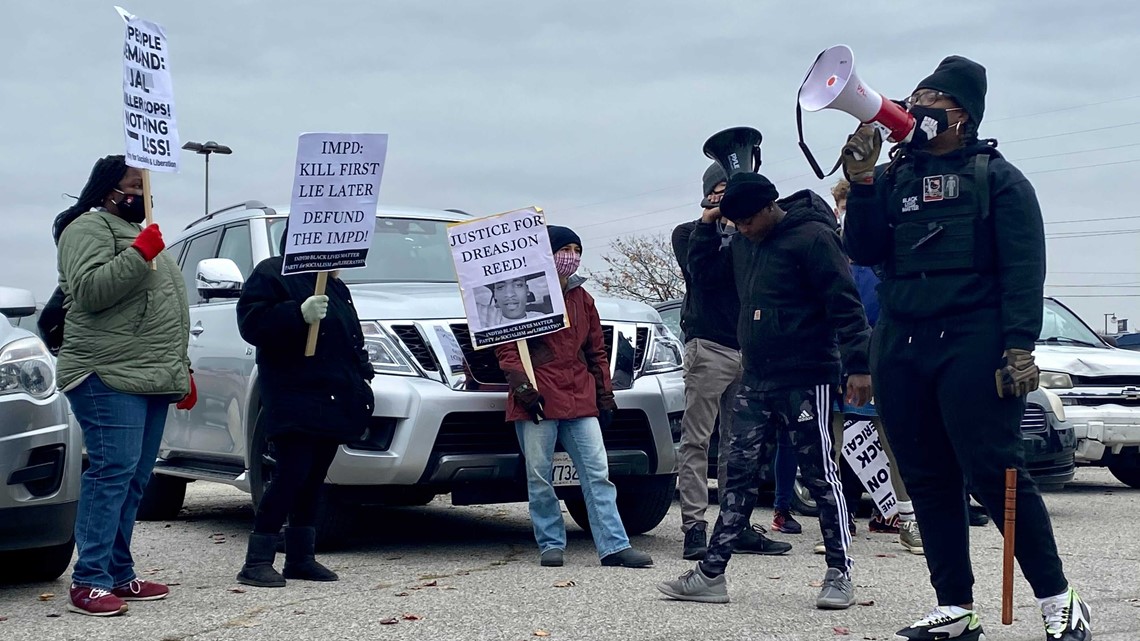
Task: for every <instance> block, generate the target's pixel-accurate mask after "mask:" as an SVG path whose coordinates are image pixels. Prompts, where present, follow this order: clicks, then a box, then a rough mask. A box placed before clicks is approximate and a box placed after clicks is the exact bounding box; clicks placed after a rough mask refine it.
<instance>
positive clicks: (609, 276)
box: [588, 234, 685, 305]
mask: <svg viewBox="0 0 1140 641" xmlns="http://www.w3.org/2000/svg"><path fill="white" fill-rule="evenodd" d="M603 260H605V263H606V265H607V267H606V268H605V269H603V270H601V271H596V272H589V273H588V276H589V277H590V278H591V279H592V280H594V281H596V282H597V283H598V284H599V285H601V287H602V290H604V291H605V292H606V293H607V294H609V295H611V296H616V297H618V298H628V299H630V300H636V301H640V302H643V303H649V304H651V305H652V304H654V303H660V302H664V301H667V300H671V299H674V298H680V297H682V296H684V295H685V280H684V278H683V277H682V276H681V268H680V267H678V266H677V259H676V258H675V257H674V256H673V248H672V245H671V244H670V241H669V238H668V237H667V236H665V235H664V234H656V235H653V236H627V237H624V238H617V239H616V240H614V241H612V242H611V243H610V254H608V255H607V256H605V257H604V258H603Z"/></svg>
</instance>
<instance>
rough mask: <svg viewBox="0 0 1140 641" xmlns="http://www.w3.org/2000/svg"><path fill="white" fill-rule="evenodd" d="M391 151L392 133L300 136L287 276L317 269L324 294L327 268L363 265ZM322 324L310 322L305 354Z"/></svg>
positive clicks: (312, 349)
mask: <svg viewBox="0 0 1140 641" xmlns="http://www.w3.org/2000/svg"><path fill="white" fill-rule="evenodd" d="M387 154H388V134H333V133H309V134H301V137H300V138H299V139H298V140H297V164H296V169H295V171H294V174H293V195H292V198H291V200H290V205H289V222H288V225H287V229H288V232H287V236H286V239H285V254H284V263H283V264H282V267H281V273H282V274H283V275H285V276H288V275H289V274H303V273H306V272H318V274H317V286H316V288H315V290H314V292H313V294H314V295H315V296H320V295H322V294H324V293H325V284H326V282H327V280H328V272H330V271H333V270H339V269H352V268H354V267H364V265H365V262H366V260H367V258H368V249H369V248H370V247H371V246H372V231H373V230H374V229H375V228H376V202H377V198H378V197H379V194H380V178H381V176H383V175H384V159H385V157H386V156H387ZM319 326H320V322H319V321H318V322H316V323H313V324H312V325H310V326H309V340H308V343H307V344H306V346H305V355H306V356H312V355H313V354H314V353H315V352H316V349H317V334H318V327H319Z"/></svg>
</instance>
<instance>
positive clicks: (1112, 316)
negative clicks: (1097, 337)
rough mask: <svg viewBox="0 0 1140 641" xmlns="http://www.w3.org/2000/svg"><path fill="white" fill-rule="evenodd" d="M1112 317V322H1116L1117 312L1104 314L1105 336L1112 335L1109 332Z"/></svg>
mask: <svg viewBox="0 0 1140 641" xmlns="http://www.w3.org/2000/svg"><path fill="white" fill-rule="evenodd" d="M1110 318H1111V319H1112V322H1114V323H1115V322H1116V314H1115V313H1113V314H1105V315H1104V335H1105V336H1110V335H1111V334H1109V333H1108V320H1109V319H1110Z"/></svg>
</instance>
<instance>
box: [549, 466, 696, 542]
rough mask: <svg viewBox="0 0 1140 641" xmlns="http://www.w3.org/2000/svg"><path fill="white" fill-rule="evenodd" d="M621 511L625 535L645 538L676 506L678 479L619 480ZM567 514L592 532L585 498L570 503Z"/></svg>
mask: <svg viewBox="0 0 1140 641" xmlns="http://www.w3.org/2000/svg"><path fill="white" fill-rule="evenodd" d="M614 484H615V485H617V489H618V495H617V509H618V516H620V517H621V522H622V525H624V526H625V533H626V534H627V535H629V536H637V535H638V534H645V533H646V532H649V531H650V530H652V529H653V528H655V527H657V526H658V525H660V524H661V521H664V520H665V516H666V515H667V514H669V508H671V507H672V506H673V494H674V492H675V490H676V487H677V477H676V475H673V474H665V475H658V476H635V477H628V478H624V479H618V480H617V481H615V483H614ZM566 511H567V512H569V513H570V517H571V518H572V519H574V522H575V523H577V524H578V527H580V528H582V529H583V530H585V531H586V532H587V533H588V532H589V531H590V516H589V513H588V512H587V510H586V500H585V499H584V498H582V499H580V498H573V499H567V500H566Z"/></svg>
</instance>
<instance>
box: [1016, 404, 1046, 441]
mask: <svg viewBox="0 0 1140 641" xmlns="http://www.w3.org/2000/svg"><path fill="white" fill-rule="evenodd" d="M1047 429H1048V423H1047V422H1046V420H1045V408H1043V407H1041V406H1040V405H1034V404H1033V403H1030V404H1029V405H1027V406H1026V407H1025V414H1023V415H1022V417H1021V431H1022V432H1025V433H1027V434H1036V433H1041V432H1044V431H1046V430H1047Z"/></svg>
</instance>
